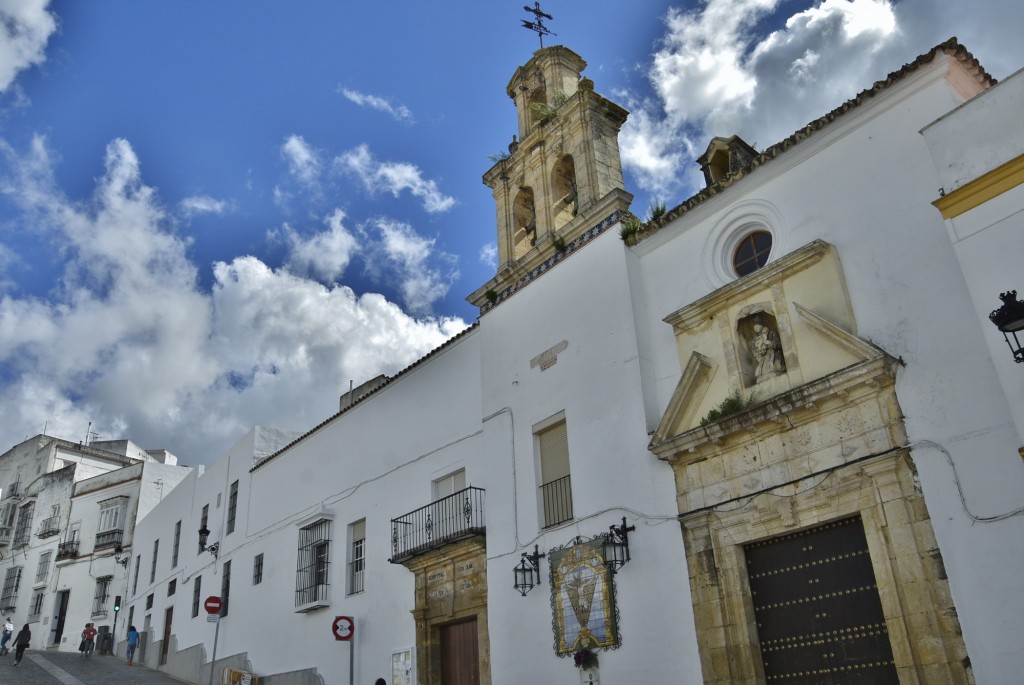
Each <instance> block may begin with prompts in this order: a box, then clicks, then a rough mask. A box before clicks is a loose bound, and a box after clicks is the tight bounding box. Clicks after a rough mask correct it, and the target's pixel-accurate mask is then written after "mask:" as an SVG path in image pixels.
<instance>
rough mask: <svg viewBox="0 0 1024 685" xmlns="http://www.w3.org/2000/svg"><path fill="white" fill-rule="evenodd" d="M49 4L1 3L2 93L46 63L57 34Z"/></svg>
mask: <svg viewBox="0 0 1024 685" xmlns="http://www.w3.org/2000/svg"><path fill="white" fill-rule="evenodd" d="M49 4H50V3H49V0H3V1H2V2H0V93H4V92H6V91H7V89H8V88H10V87H11V85H12V84H13V83H14V80H15V79H16V78H17V77H18V74H19V73H20V72H22V71H24V70H25V69H28V68H30V67H32V66H34V65H37V64H42V63H43V62H45V61H46V52H45V50H46V43H47V42H48V41H49V39H50V36H51V35H53V33H54V32H55V31H56V30H57V20H56V18H55V17H54V16H53V14H51V13H50V12H48V11H47V10H46V8H47V5H49Z"/></svg>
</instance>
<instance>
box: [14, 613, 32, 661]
mask: <svg viewBox="0 0 1024 685" xmlns="http://www.w3.org/2000/svg"><path fill="white" fill-rule="evenodd" d="M29 642H32V631H31V630H29V629H28V624H27V623H26V624H25V627H24V628H22V629H21V632H20V633H18V637H16V638H14V665H15V666H17V665H18V664H20V663H21V657H22V656H24V654H25V650H26V649H28V643H29Z"/></svg>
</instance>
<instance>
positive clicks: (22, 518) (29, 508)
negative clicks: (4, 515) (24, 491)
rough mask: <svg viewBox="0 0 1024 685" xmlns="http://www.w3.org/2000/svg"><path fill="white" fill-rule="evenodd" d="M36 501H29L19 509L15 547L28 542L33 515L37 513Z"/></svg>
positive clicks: (15, 531) (15, 528) (15, 530)
mask: <svg viewBox="0 0 1024 685" xmlns="http://www.w3.org/2000/svg"><path fill="white" fill-rule="evenodd" d="M35 509H36V503H35V502H29V503H28V504H26V505H25V506H23V507H22V508H21V509H19V510H18V524H17V525H16V526H15V527H14V542H13V543H12V545H13V546H14V547H19V546H21V545H25V544H27V543H28V538H29V534H30V533H31V531H32V515H33V514H34V513H35Z"/></svg>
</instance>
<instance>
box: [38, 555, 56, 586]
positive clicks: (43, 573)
mask: <svg viewBox="0 0 1024 685" xmlns="http://www.w3.org/2000/svg"><path fill="white" fill-rule="evenodd" d="M52 558H53V552H43V553H42V554H41V555H39V566H37V567H36V582H37V583H45V582H46V578H47V576H49V575H50V559H52Z"/></svg>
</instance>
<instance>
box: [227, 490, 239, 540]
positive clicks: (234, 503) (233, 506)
mask: <svg viewBox="0 0 1024 685" xmlns="http://www.w3.org/2000/svg"><path fill="white" fill-rule="evenodd" d="M237 512H238V481H237V480H236V481H235V482H234V483H232V484H231V494H230V495H228V532H227V533H225V535H230V534H231V533H233V532H235V514H236V513H237Z"/></svg>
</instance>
